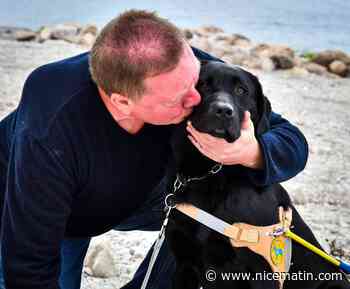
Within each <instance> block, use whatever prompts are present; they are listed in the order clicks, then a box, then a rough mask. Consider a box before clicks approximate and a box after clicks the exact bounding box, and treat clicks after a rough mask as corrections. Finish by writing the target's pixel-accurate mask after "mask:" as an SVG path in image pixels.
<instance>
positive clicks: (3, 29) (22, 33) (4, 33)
mask: <svg viewBox="0 0 350 289" xmlns="http://www.w3.org/2000/svg"><path fill="white" fill-rule="evenodd" d="M33 33H34V34H35V32H34V31H32V30H30V29H28V28H23V27H12V26H0V39H6V40H17V38H19V39H18V40H19V41H27V40H32V39H33V36H34V35H33ZM28 38H29V39H28Z"/></svg>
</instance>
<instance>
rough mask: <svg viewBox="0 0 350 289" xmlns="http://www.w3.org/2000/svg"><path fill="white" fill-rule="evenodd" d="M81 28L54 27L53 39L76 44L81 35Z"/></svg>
mask: <svg viewBox="0 0 350 289" xmlns="http://www.w3.org/2000/svg"><path fill="white" fill-rule="evenodd" d="M80 29H81V28H80V27H79V26H78V25H75V24H58V25H55V26H53V27H52V30H51V37H50V38H51V39H60V40H65V41H68V42H73V43H76V42H77V41H78V35H79V33H80Z"/></svg>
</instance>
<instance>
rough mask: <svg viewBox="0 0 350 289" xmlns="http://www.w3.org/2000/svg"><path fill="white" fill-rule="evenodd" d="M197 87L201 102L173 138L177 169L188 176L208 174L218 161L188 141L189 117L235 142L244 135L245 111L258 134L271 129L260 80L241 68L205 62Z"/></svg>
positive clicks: (207, 130)
mask: <svg viewBox="0 0 350 289" xmlns="http://www.w3.org/2000/svg"><path fill="white" fill-rule="evenodd" d="M196 88H197V90H198V91H199V93H200V94H201V97H202V99H201V102H200V103H199V104H198V105H197V106H196V107H195V108H194V110H193V112H192V114H191V115H190V116H189V117H188V119H186V120H185V121H184V122H182V123H181V124H180V125H179V126H178V128H177V129H176V130H175V132H174V134H173V137H172V140H171V145H172V149H173V152H174V157H175V160H176V163H177V169H178V170H179V171H181V172H182V173H184V174H185V175H188V176H191V175H198V174H199V175H200V174H203V173H205V172H206V171H207V170H208V168H210V167H211V166H213V163H214V162H213V161H212V160H210V159H208V158H206V157H204V156H203V155H202V154H201V153H200V152H199V151H198V150H197V149H196V148H195V147H194V146H193V145H192V144H191V143H190V141H189V140H188V138H187V131H186V122H187V120H190V121H191V122H192V125H193V126H194V128H196V129H197V130H198V131H200V132H204V133H208V134H210V135H213V136H216V137H219V138H224V139H225V140H226V141H228V142H233V141H235V140H236V139H237V138H239V137H240V131H241V125H242V121H243V116H244V111H245V110H248V111H250V114H251V119H252V121H253V123H254V128H255V135H256V136H258V135H260V134H262V133H264V132H265V131H266V130H268V128H269V116H270V112H271V107H270V102H269V101H268V99H267V98H266V97H265V96H264V95H263V92H262V88H261V85H260V83H259V81H258V79H257V78H256V77H255V76H254V75H253V74H251V73H250V72H248V71H245V70H243V69H242V68H239V67H234V66H231V65H228V64H224V63H221V62H214V61H210V62H203V63H202V66H201V71H200V76H199V81H198V84H197V86H196Z"/></svg>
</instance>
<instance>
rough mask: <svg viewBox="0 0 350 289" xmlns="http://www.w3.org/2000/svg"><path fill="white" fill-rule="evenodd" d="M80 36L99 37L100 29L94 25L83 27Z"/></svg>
mask: <svg viewBox="0 0 350 289" xmlns="http://www.w3.org/2000/svg"><path fill="white" fill-rule="evenodd" d="M79 34H80V35H84V34H92V35H94V36H97V34H98V28H97V26H96V25H93V24H87V25H85V26H83V27H82V28H81V29H80V31H79Z"/></svg>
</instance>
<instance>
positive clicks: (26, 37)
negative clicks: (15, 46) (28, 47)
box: [15, 30, 37, 41]
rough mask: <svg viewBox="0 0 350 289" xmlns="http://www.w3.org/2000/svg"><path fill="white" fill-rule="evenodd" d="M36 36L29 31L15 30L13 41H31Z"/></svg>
mask: <svg viewBox="0 0 350 289" xmlns="http://www.w3.org/2000/svg"><path fill="white" fill-rule="evenodd" d="M36 37H37V34H36V33H35V32H34V31H31V30H17V31H15V39H16V40H17V41H31V40H35V39H36Z"/></svg>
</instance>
